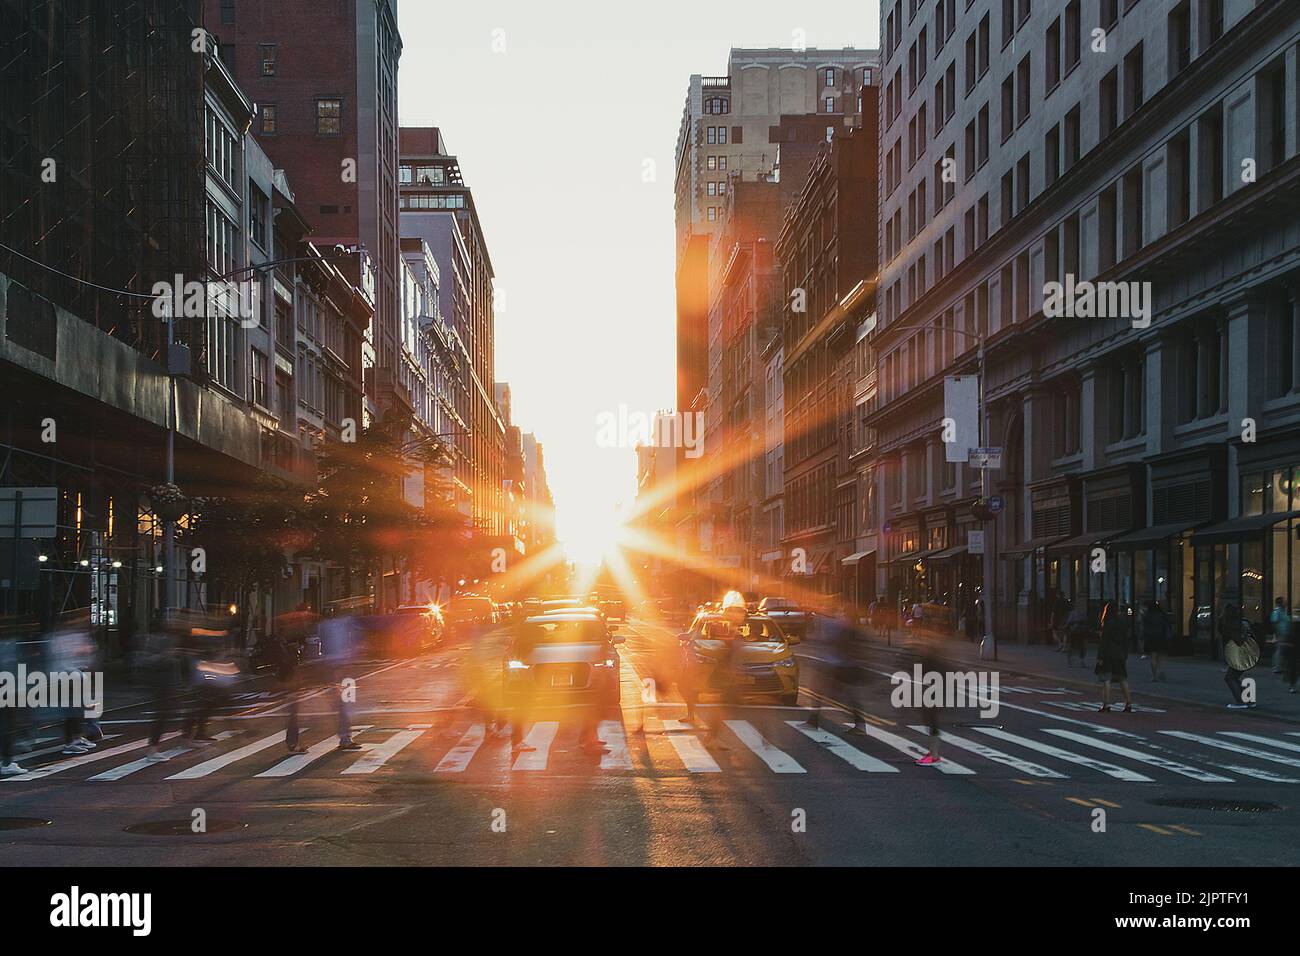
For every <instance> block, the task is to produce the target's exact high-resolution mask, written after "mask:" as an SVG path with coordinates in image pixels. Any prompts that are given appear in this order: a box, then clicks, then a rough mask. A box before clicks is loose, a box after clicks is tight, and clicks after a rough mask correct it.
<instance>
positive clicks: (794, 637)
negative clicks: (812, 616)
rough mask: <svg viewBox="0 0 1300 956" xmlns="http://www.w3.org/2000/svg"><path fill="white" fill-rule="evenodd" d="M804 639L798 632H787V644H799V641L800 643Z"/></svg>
mask: <svg viewBox="0 0 1300 956" xmlns="http://www.w3.org/2000/svg"><path fill="white" fill-rule="evenodd" d="M802 641H803V638H802V637H800V636H799V635H798V634H787V635H786V636H785V642H786V643H787V644H798V643H800V642H802Z"/></svg>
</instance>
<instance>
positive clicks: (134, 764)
mask: <svg viewBox="0 0 1300 956" xmlns="http://www.w3.org/2000/svg"><path fill="white" fill-rule="evenodd" d="M236 735H237V733H236V731H233V730H223V731H221V732H220V733H217V734H213V735H212V736H213V737H215V738H216V739H217V740H228V739H230V738H231V737H234V736H236ZM190 752H191V748H189V747H173V748H172V749H171V750H164V751H163V752H162V755H161V756H162V757H163V760H171V759H172V758H173V757H181V756H184V755H185V754H187V753H190ZM161 762H163V761H158V760H150V759H149V758H148V757H141V758H140V759H138V760H132V761H131V762H130V763H124V764H122V765H121V766H120V767H114V768H113V769H112V770H105V771H104V772H103V773H97V774H95V775H94V776H93V777H90V778H89V779H91V780H121V779H122V778H123V777H127V776H130V775H131V774H133V773H138V772H139V771H141V770H145V769H146V768H148V767H156V766H158V764H159V763H161Z"/></svg>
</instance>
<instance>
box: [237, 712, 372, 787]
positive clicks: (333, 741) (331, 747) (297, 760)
mask: <svg viewBox="0 0 1300 956" xmlns="http://www.w3.org/2000/svg"><path fill="white" fill-rule="evenodd" d="M369 729H370V724H361V725H359V726H357V727H353V728H352V732H353V733H354V734H359V733H361V732H362V731H363V730H369ZM338 746H339V743H338V737H337V736H336V735H334V734H331V735H330V736H328V737H326V738H325V739H324V740H322V741H320V742H319V743H315V744H312V745H311V746H310V747H308V748H307V752H306V753H305V754H290V755H289V756H288V757H285V758H284V759H283V760H281V761H280V762H279V763H278V764H276V765H275V766H274V767H272V768H271V769H269V770H263V771H262V772H261V773H259V774H257V776H258V777H292V776H293V775H294V774H295V773H297V772H298V771H300V770H303V769H305V768H306V767H307V766H308V765H309V764H312V763H314V762H316V761H317V760H319V759H320V758H321V757H324V756H325V755H326V754H328V753H333V752H334V751H335V750H337V749H338Z"/></svg>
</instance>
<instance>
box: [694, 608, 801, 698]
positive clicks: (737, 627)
mask: <svg viewBox="0 0 1300 956" xmlns="http://www.w3.org/2000/svg"><path fill="white" fill-rule="evenodd" d="M677 638H678V642H679V645H680V656H679V664H678V667H677V682H678V686H679V687H680V688H681V690H682V693H683V695H684V696H687V697H688V698H693V697H698V695H699V694H701V693H719V694H722V695H723V698H724V699H729V700H739V699H741V698H744V697H749V696H758V695H761V696H775V697H776V698H777V699H778V700H779V701H780V702H781V704H783V705H785V706H794V704H795V703H796V701H797V699H798V697H799V662H798V661H797V660H796V659H795V656H794V652H793V651H792V650H791V645H793V644H797V643H799V638H798V637H797V636H795V635H793V634H786V633H785V632H784V631H782V630H781V626H780V625H779V624H777V622H776V621H774V620H772V619H771V618H769V617H767V616H766V615H763V614H753V613H751V612H750V611H749V609H748V608H746V607H745V602H744V601H743V599H742V600H741V601H740V602H739V603H725V602H724V605H723V607H722V608H721V609H720V610H716V611H701V612H700V613H699V614H697V615H696V616H695V620H693V621H692V622H691V626H690V628H688V629H687V630H685V631H683V632H682V633H681V634H679V635H678V636H677Z"/></svg>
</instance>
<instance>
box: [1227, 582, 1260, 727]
mask: <svg viewBox="0 0 1300 956" xmlns="http://www.w3.org/2000/svg"><path fill="white" fill-rule="evenodd" d="M1219 640H1220V641H1221V642H1222V644H1223V660H1224V661H1225V663H1226V664H1227V665H1228V666H1227V668H1226V669H1225V670H1224V672H1223V682H1224V683H1225V684H1227V685H1228V691H1229V692H1230V693H1231V694H1232V703H1231V704H1229V705H1228V709H1229V710H1245V709H1246V708H1248V707H1254V706H1255V702H1254V701H1248V700H1246V695H1245V687H1244V686H1243V685H1242V680H1241V679H1242V677H1244V676H1245V674H1246V671H1248V670H1250V669H1251V668H1252V667H1254V666H1255V665H1256V664H1258V663H1259V644H1258V643H1256V641H1255V632H1254V629H1253V628H1251V626H1250V622H1249V621H1247V620H1246V619H1245V618H1243V617H1242V616H1241V609H1240V608H1239V607H1237V605H1235V604H1228V605H1227V606H1225V607H1224V609H1223V614H1222V616H1221V617H1220V618H1219Z"/></svg>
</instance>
